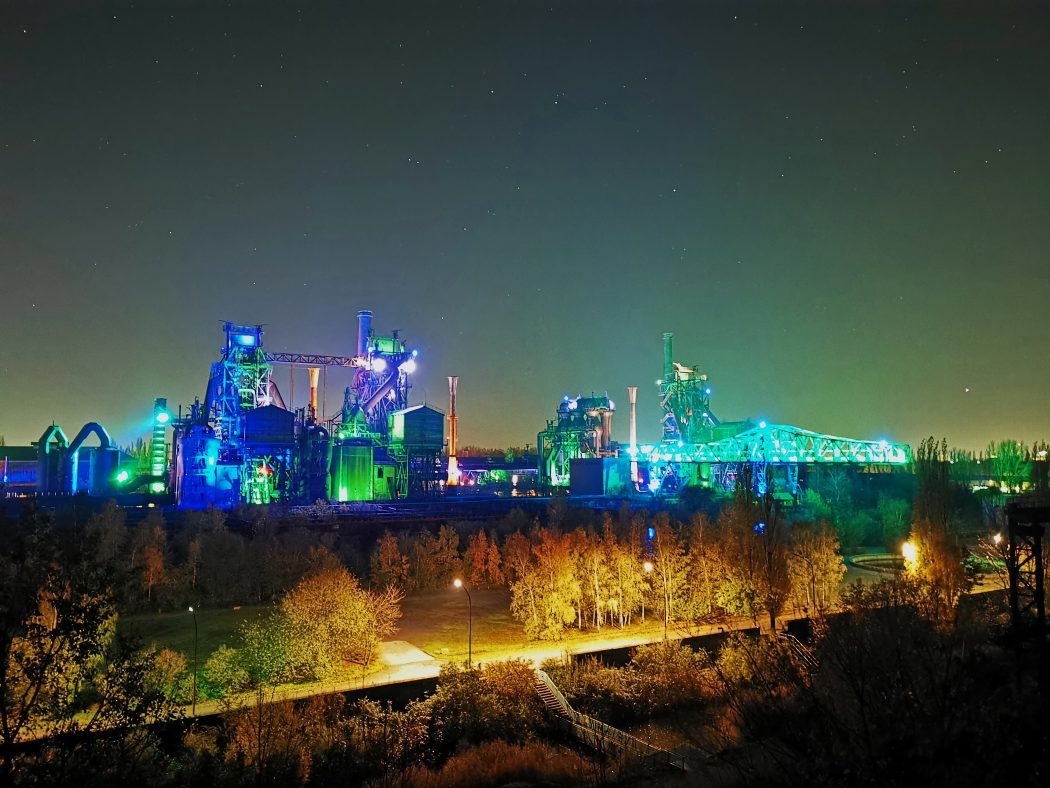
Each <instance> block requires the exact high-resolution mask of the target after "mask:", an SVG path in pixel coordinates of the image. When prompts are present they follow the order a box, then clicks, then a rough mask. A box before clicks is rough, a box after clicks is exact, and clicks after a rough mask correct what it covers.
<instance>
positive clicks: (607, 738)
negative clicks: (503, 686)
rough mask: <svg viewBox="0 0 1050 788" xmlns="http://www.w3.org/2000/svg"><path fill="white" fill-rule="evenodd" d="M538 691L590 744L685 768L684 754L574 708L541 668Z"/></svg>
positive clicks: (552, 710)
mask: <svg viewBox="0 0 1050 788" xmlns="http://www.w3.org/2000/svg"><path fill="white" fill-rule="evenodd" d="M536 694H538V695H539V696H540V700H542V701H543V705H544V706H546V707H547V711H548V713H550V715H551V716H552V717H553V718H554V719H555V721H557V722H559V724H560V725H561V726H562V728H563V729H565V731H566V732H567V733H571V734H572V735H573V736H575V737H576V738H577V739H579V740H580V741H581V742H583V743H584V744H586V745H587V746H588V747H591V748H593V749H595V750H597V751H598V752H601V753H619V754H620V755H621V756H623V757H625V758H629V759H631V760H635V761H637V762H640V763H642V764H643V765H646V766H648V767H650V768H657V767H660V766H670V767H671V768H674V769H678V770H680V771H683V772H684V771H685V770H686V769H685V759H684V758H683V757H682V756H680V755H675V754H674V753H671V752H668V751H667V750H664V749H661V748H659V747H654V746H653V745H651V744H649V743H647V742H644V741H642V740H641V739H639V738H637V737H636V736H632V735H631V734H629V733H627V732H626V731H622V730H620V729H619V728H614V727H613V726H612V725H606V724H605V723H604V722H602V721H601V720H597V719H595V718H594V717H589V716H587V715H586V714H581V713H580V712H578V711H576V710H575V709H573V708H572V706H570V705H569V702H568V701H567V700H566V699H565V696H564V695H562V694H561V691H560V690H559V689H558V687H557V686H556V685H555V684H554V682H553V681H552V680H551V677H550V676H548V675H547V674H546V672H544V671H542V670H537V671H536Z"/></svg>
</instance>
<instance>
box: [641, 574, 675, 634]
mask: <svg viewBox="0 0 1050 788" xmlns="http://www.w3.org/2000/svg"><path fill="white" fill-rule="evenodd" d="M655 568H656V567H655V566H653V562H652V561H646V562H645V563H644V564H642V569H644V570H645V572H646V574H648V573H650V572H652V571H653V570H654V569H655ZM660 579H661V580H662V581H663V584H664V641H665V642H666V641H667V617H668V613H669V612H670V611H669V610H668V608H669V607H670V600H669V599H668V598H667V575H666V574H664V571H663V570H662V569H661V570H660Z"/></svg>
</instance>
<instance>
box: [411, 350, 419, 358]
mask: <svg viewBox="0 0 1050 788" xmlns="http://www.w3.org/2000/svg"><path fill="white" fill-rule="evenodd" d="M418 355H419V351H418V350H413V351H412V358H415V357H416V356H418Z"/></svg>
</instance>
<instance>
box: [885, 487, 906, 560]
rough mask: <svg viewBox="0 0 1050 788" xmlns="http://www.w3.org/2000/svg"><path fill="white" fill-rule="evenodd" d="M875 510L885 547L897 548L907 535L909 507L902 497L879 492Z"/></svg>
mask: <svg viewBox="0 0 1050 788" xmlns="http://www.w3.org/2000/svg"><path fill="white" fill-rule="evenodd" d="M876 511H877V512H878V515H879V522H881V523H882V538H883V541H884V542H885V544H886V547H888V548H890V549H892V550H897V549H899V548H900V545H901V542H903V541H904V539H905V538H906V537H907V536H908V525H909V523H910V522H911V507H910V506H909V505H908V502H907V501H906V500H904V499H903V498H894V497H893V496H890V495H886V494H884V493H880V494H879V502H878V505H877V509H876Z"/></svg>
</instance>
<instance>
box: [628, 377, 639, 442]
mask: <svg viewBox="0 0 1050 788" xmlns="http://www.w3.org/2000/svg"><path fill="white" fill-rule="evenodd" d="M627 399H628V400H629V401H630V403H631V439H630V443H629V444H628V445H629V446H630V447H631V448H632V449H637V448H638V422H637V418H636V417H637V412H636V410H637V404H638V387H637V386H628V387H627Z"/></svg>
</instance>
